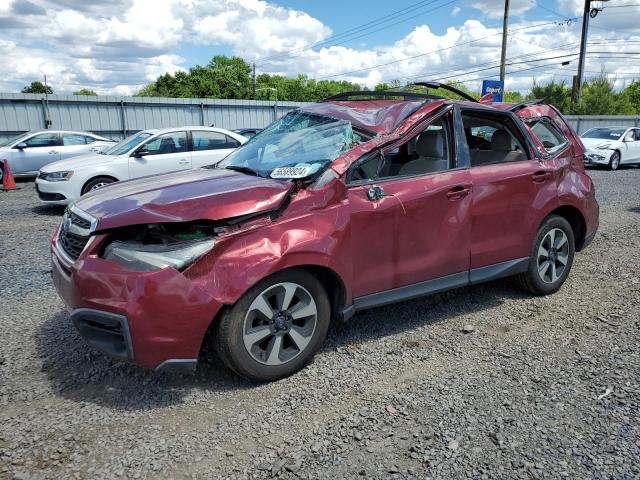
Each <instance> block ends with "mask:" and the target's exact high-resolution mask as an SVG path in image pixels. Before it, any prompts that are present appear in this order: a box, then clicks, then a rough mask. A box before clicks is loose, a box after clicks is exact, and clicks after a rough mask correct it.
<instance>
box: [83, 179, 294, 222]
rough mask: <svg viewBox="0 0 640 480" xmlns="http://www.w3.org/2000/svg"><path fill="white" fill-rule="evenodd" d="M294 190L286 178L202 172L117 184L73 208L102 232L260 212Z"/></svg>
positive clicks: (272, 207) (89, 196)
mask: <svg viewBox="0 0 640 480" xmlns="http://www.w3.org/2000/svg"><path fill="white" fill-rule="evenodd" d="M291 187H292V183H291V182H290V181H288V180H273V179H269V178H261V177H254V176H250V175H246V174H243V173H239V172H234V171H232V170H224V169H220V170H218V169H200V170H190V171H188V172H185V173H175V172H174V173H167V174H164V175H153V176H150V177H142V178H138V179H135V180H129V181H126V182H118V183H114V184H112V185H108V186H106V187H103V188H101V189H100V190H96V191H95V192H92V193H89V194H87V195H86V196H83V197H81V198H80V199H79V200H78V201H77V202H76V203H75V206H76V207H77V208H79V209H80V210H82V211H84V212H86V213H88V214H89V215H91V216H92V217H94V218H96V219H97V220H98V224H97V228H96V230H97V231H100V230H107V229H110V228H117V227H123V226H128V225H140V224H146V223H166V222H188V221H192V220H204V219H206V220H224V219H227V218H234V217H239V216H242V215H249V214H254V213H260V212H264V211H268V210H272V209H275V208H277V207H278V206H279V205H280V204H281V203H282V202H283V200H284V199H285V197H286V195H287V193H288V191H289V189H290V188H291Z"/></svg>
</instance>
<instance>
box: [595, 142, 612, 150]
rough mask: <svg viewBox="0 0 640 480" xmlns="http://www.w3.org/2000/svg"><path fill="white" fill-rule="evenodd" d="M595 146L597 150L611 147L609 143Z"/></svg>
mask: <svg viewBox="0 0 640 480" xmlns="http://www.w3.org/2000/svg"><path fill="white" fill-rule="evenodd" d="M596 148H597V149H598V150H607V149H608V148H611V144H610V143H601V144H600V145H596Z"/></svg>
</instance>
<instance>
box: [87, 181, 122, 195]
mask: <svg viewBox="0 0 640 480" xmlns="http://www.w3.org/2000/svg"><path fill="white" fill-rule="evenodd" d="M114 182H115V180H114V179H113V178H110V177H96V178H92V179H91V180H89V181H88V182H87V183H85V185H84V187H83V188H82V195H84V194H85V193H89V192H91V191H93V190H97V189H99V188H102V187H104V186H105V185H109V184H111V183H114Z"/></svg>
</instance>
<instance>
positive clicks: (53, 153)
mask: <svg viewBox="0 0 640 480" xmlns="http://www.w3.org/2000/svg"><path fill="white" fill-rule="evenodd" d="M56 153H58V152H56V151H55V150H51V151H50V152H49V155H55V154H56Z"/></svg>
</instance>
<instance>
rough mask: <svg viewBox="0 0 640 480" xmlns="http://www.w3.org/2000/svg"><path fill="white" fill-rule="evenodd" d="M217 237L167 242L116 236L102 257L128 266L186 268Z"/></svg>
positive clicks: (141, 270) (205, 251) (145, 269)
mask: <svg viewBox="0 0 640 480" xmlns="http://www.w3.org/2000/svg"><path fill="white" fill-rule="evenodd" d="M214 243H215V240H213V239H210V240H204V241H188V242H176V243H171V244H166V245H159V244H151V245H149V244H143V243H140V242H136V241H128V242H127V241H119V240H116V241H114V242H112V243H111V244H109V246H107V248H106V249H105V252H104V255H103V258H104V259H105V260H111V261H113V262H117V263H119V264H120V265H122V266H123V267H126V268H127V269H129V270H136V271H140V272H150V271H153V270H160V269H161V268H166V267H171V268H175V269H176V270H178V271H180V270H184V269H185V268H187V267H188V266H189V265H191V264H192V263H193V262H195V261H196V260H197V259H198V258H199V257H201V256H202V255H204V254H205V253H207V252H208V251H209V250H211V249H212V248H213V245H214Z"/></svg>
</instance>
